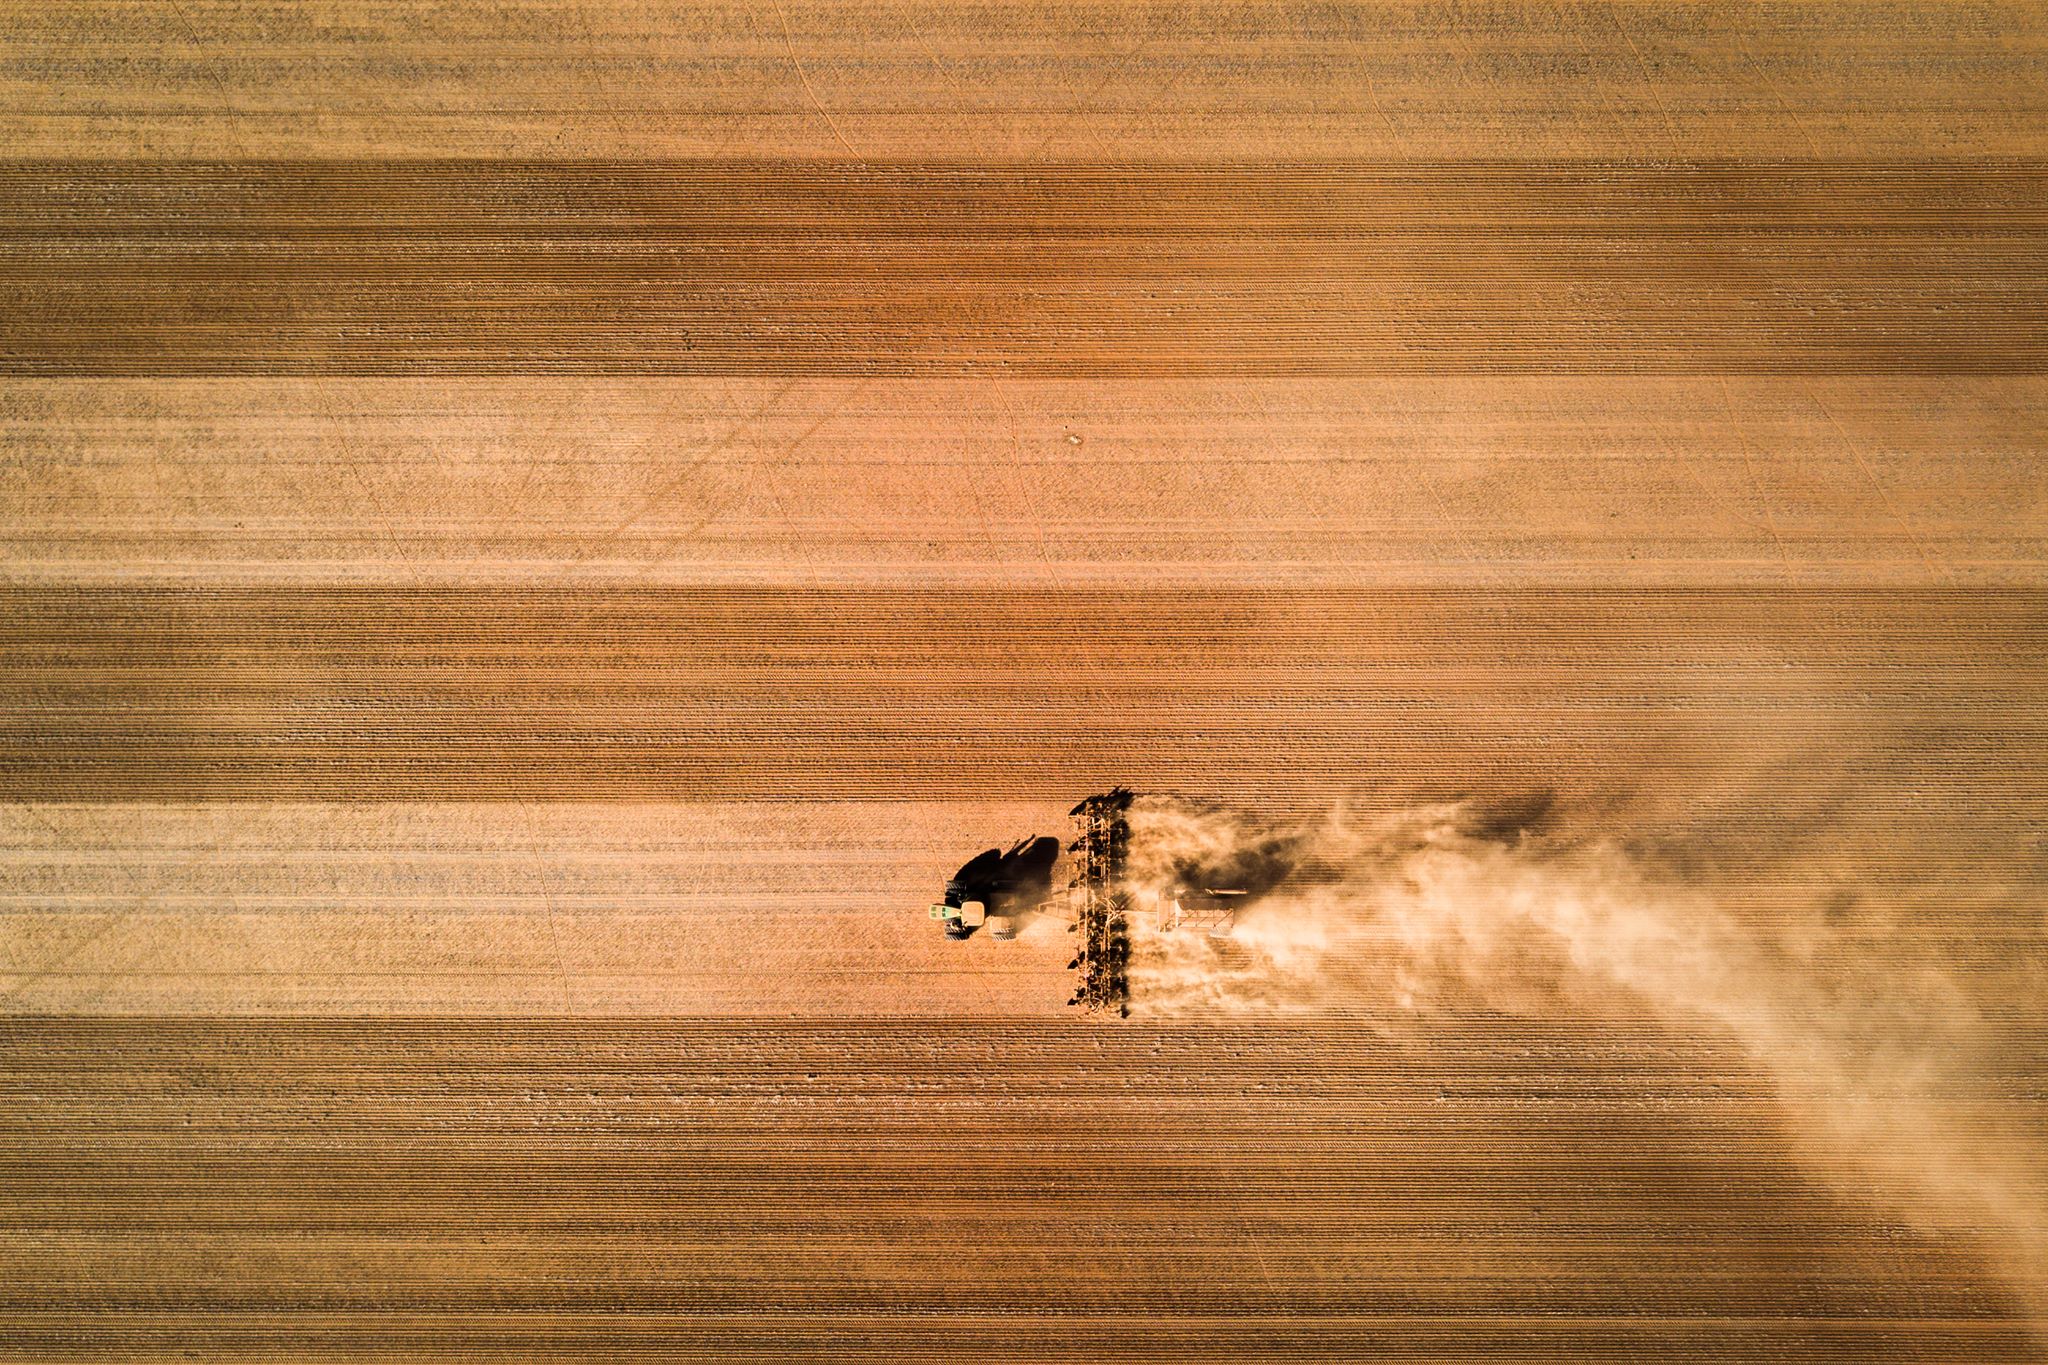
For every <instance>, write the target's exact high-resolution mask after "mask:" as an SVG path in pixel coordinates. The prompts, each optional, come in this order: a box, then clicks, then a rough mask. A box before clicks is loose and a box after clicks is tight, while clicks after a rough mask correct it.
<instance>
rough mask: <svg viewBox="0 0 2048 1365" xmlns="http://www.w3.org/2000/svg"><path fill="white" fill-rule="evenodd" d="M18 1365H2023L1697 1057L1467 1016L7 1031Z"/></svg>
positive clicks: (1993, 1325)
mask: <svg viewBox="0 0 2048 1365" xmlns="http://www.w3.org/2000/svg"><path fill="white" fill-rule="evenodd" d="M0 1039H4V1048H0V1085H4V1087H5V1089H6V1092H7V1096H8V1103H7V1105H6V1106H5V1115H6V1117H5V1119H4V1120H0V1162H4V1163H5V1167H6V1169H7V1171H8V1173H9V1175H10V1177H11V1179H10V1189H11V1193H10V1195H9V1197H8V1205H7V1213H6V1219H7V1222H6V1227H7V1241H6V1246H5V1251H4V1256H5V1263H6V1265H7V1270H8V1273H7V1275H6V1277H5V1286H6V1287H5V1288H4V1290H0V1353H4V1354H6V1355H7V1356H9V1357H13V1358H24V1357H33V1358H44V1359H104V1358H107V1357H109V1356H124V1357H125V1356H135V1355H157V1354H162V1355H173V1354H184V1353H192V1352H196V1353H198V1354H201V1355H204V1356H206V1357H207V1358H210V1359H240V1358H258V1359H285V1358H290V1359H383V1358H390V1359H451V1360H481V1359H507V1358H523V1359H531V1358H534V1357H537V1356H543V1357H548V1358H554V1359H561V1358H597V1359H621V1358H628V1359H640V1358H646V1359H707V1360H714V1359H715V1360H730V1359H733V1358H735V1357H767V1358H788V1357H805V1358H817V1357H820V1356H832V1357H834V1358H846V1359H863V1360H865V1359H874V1360H902V1359H932V1360H957V1359H1003V1360H1047V1361H1053V1360H1059V1361H1082V1360H1100V1359H1105V1358H1113V1359H1123V1360H1131V1359H1160V1360H1217V1361H1227V1360H1267V1359H1273V1360H1288V1359H1304V1358H1314V1359H1357V1358H1361V1357H1364V1358H1372V1359H1389V1360H1417V1361H1423V1360H1441V1359H1447V1358H1463V1359H1512V1360H1525V1361H1574V1360H1606V1359H1614V1360H1638V1359H1642V1358H1644V1357H1645V1356H1647V1355H1653V1354H1654V1355H1657V1356H1660V1357H1662V1358H1666V1359H1671V1360H1684V1361H1718V1360H1729V1359H1770V1360H1788V1361H1822V1360H1826V1361H1834V1360H1868V1361H1880V1360H1881V1361H1930V1362H1932V1361H1953V1360H1964V1359H1970V1360H2015V1359H2022V1358H2025V1357H2026V1356H2027V1354H2028V1353H2029V1351H2030V1350H2031V1349H2032V1346H2031V1344H2030V1343H2029V1342H2028V1340H2027V1339H2026V1337H2025V1336H2024V1335H2023V1334H2022V1333H2021V1332H2020V1331H2019V1330H2018V1329H2017V1328H2015V1327H2014V1326H2013V1324H2012V1323H2011V1322H2010V1320H2009V1315H2010V1312H2011V1308H2010V1306H2009V1304H2008V1303H2007V1302H2005V1301H2004V1300H2003V1296H2002V1294H2001V1293H2000V1291H1998V1290H1997V1289H1995V1288H1992V1287H1988V1286H1987V1281H1986V1280H1985V1278H1984V1271H1983V1268H1982V1263H1981V1259H1980V1256H1979V1253H1978V1252H1977V1251H1976V1250H1975V1249H1974V1248H1973V1247H1972V1246H1971V1245H1970V1244H1969V1242H1968V1240H1967V1239H1963V1238H1957V1237H1953V1236H1940V1235H1933V1234H1929V1233H1926V1232H1922V1231H1916V1230H1914V1229H1913V1228H1912V1227H1910V1226H1908V1225H1906V1224H1904V1223H1902V1222H1900V1221H1899V1220H1898V1219H1896V1218H1894V1217H1889V1216H1886V1215H1883V1214H1875V1213H1873V1212H1872V1211H1871V1210H1870V1209H1868V1208H1866V1207H1859V1206H1858V1205H1857V1204H1856V1203H1854V1202H1852V1201H1845V1200H1844V1199H1842V1198H1841V1197H1839V1196H1837V1195H1835V1194H1833V1193H1831V1192H1830V1191H1829V1190H1828V1189H1827V1188H1826V1187H1825V1186H1823V1185H1820V1184H1818V1183H1816V1182H1815V1181H1814V1180H1813V1179H1812V1178H1811V1176H1810V1175H1809V1174H1807V1172H1806V1171H1805V1170H1804V1169H1803V1168H1802V1167H1801V1166H1800V1165H1799V1164H1797V1163H1795V1162H1792V1161H1790V1160H1788V1158H1787V1156H1786V1153H1785V1150H1784V1147H1783V1144H1782V1139H1781V1138H1780V1137H1779V1136H1778V1135H1777V1134H1776V1132H1775V1129H1776V1124H1777V1119H1776V1118H1775V1116H1774V1115H1775V1105H1774V1101H1773V1097H1772V1096H1771V1095H1770V1093H1769V1092H1768V1090H1767V1088H1764V1087H1761V1086H1760V1084H1759V1081H1758V1079H1757V1077H1756V1076H1755V1075H1754V1074H1753V1073H1751V1072H1749V1071H1748V1070H1747V1069H1746V1068H1744V1067H1743V1066H1741V1065H1740V1064H1738V1063H1734V1062H1731V1061H1730V1060H1729V1059H1728V1058H1727V1057H1726V1056H1725V1055H1723V1054H1721V1053H1719V1052H1718V1051H1717V1050H1716V1049H1714V1048H1713V1047H1711V1046H1707V1045H1703V1044H1699V1043H1686V1042H1679V1041H1675V1040H1673V1039H1671V1038H1669V1037H1665V1036H1660V1035H1656V1034H1645V1033H1643V1032H1641V1031H1638V1030H1632V1029H1626V1028H1621V1029H1597V1028H1593V1027H1590V1026H1586V1027H1527V1026H1524V1027H1519V1028H1517V1027H1512V1026H1510V1027H1503V1026H1501V1024H1500V1022H1499V1021H1492V1022H1489V1021H1486V1020H1481V1019H1474V1020H1467V1021H1462V1022H1460V1023H1456V1024H1447V1025H1444V1026H1442V1027H1440V1028H1437V1029H1433V1030H1431V1031H1430V1032H1428V1033H1427V1034H1424V1035H1420V1036H1416V1037H1412V1038H1408V1039H1405V1040H1403V1039H1389V1038H1387V1037H1385V1036H1382V1035H1381V1034H1379V1033H1377V1032H1375V1031H1373V1030H1370V1029H1366V1028H1362V1027H1360V1026H1358V1025H1357V1024H1355V1023H1353V1024H1346V1023H1343V1022H1336V1023H1324V1024H1322V1025H1319V1026H1316V1027H1311V1028H1301V1027H1295V1028H1287V1027H1282V1026H1277V1025H1266V1026H1252V1027H1246V1026H1236V1027H1218V1026H1210V1027H1189V1026H1180V1027H1159V1026H1154V1027H1146V1028H1118V1027H1108V1026H1103V1027H1097V1026H1091V1025H1087V1024H1076V1023H1072V1022H1069V1023H1047V1022H1044V1021H1031V1022H1028V1023H1025V1022H1015V1021H1003V1020H1000V1019H994V1018H983V1019H979V1020H975V1021H972V1022H966V1021H947V1022H920V1023H888V1022H883V1021H878V1020H861V1021H850V1022H844V1023H839V1024H823V1023H817V1024H805V1025H794V1024H790V1023H787V1022H782V1023H776V1022H771V1021H756V1022H750V1023H745V1024H706V1023H687V1022H683V1023H677V1022H666V1023H645V1024H623V1023H611V1024H606V1023H575V1022H569V1021H563V1020H551V1021H539V1020H525V1021H519V1022H516V1023H496V1024H463V1023H457V1022H451V1021H445V1020H443V1021H433V1022H418V1021H414V1022H402V1021H395V1020H394V1021H386V1022H380V1023H373V1022H358V1023H338V1022H326V1023H319V1022H299V1023H268V1024H255V1023H249V1024H219V1023H198V1022H176V1021H165V1020H147V1021H136V1022H132V1023H115V1022H89V1021H80V1020H73V1021H43V1022H31V1021H20V1020H16V1021H9V1022H7V1023H5V1024H0Z"/></svg>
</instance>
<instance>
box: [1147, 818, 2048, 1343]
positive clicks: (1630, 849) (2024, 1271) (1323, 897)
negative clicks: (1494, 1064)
mask: <svg viewBox="0 0 2048 1365" xmlns="http://www.w3.org/2000/svg"><path fill="white" fill-rule="evenodd" d="M1821 785H1825V784H1821ZM1854 785H1855V783H1854V782H1846V783H1844V784H1843V788H1842V789H1843V790H1847V789H1849V788H1853V787H1854ZM1805 790H1807V791H1809V792H1811V791H1816V790H1820V786H1817V785H1816V784H1814V783H1808V784H1807V787H1806V788H1805ZM1700 795H1701V798H1702V799H1701V801H1700V802H1698V803H1694V804H1691V806H1690V814H1689V816H1688V817H1687V822H1686V823H1682V824H1679V823H1673V822H1671V821H1670V820H1668V819H1666V818H1664V817H1665V816H1667V815H1668V812H1660V811H1658V810H1656V809H1654V808H1653V806H1652V805H1651V804H1646V803H1645V804H1637V803H1627V802H1610V803H1608V804H1607V805H1606V806H1605V807H1603V808H1598V809H1596V808H1593V807H1590V806H1588V807H1586V808H1583V809H1574V808H1572V807H1571V806H1570V805H1569V804H1568V803H1560V802H1556V801H1553V800H1551V799H1550V798H1549V797H1547V796H1539V797H1532V798H1522V799H1517V800H1510V801H1499V800H1491V801H1489V800H1478V799H1471V798H1461V799H1441V800H1405V801H1381V802H1377V803H1374V804H1371V805H1349V806H1339V807H1337V808H1334V809H1331V810H1328V811H1326V812H1324V813H1322V814H1320V815H1318V816H1316V817H1314V818H1309V819H1301V820H1292V821H1286V820H1275V819H1270V818H1262V817H1260V816H1256V815H1253V814H1251V813H1248V812H1246V811H1242V810H1237V809H1233V808H1231V807H1229V806H1226V805H1218V804H1211V803H1204V802H1197V801H1190V800H1183V799H1177V798H1172V797H1161V796H1150V797H1143V798H1140V799H1139V800H1138V802H1137V803H1136V804H1135V806H1134V808H1133V810H1132V812H1131V851H1130V858H1131V873H1132V879H1133V886H1134V892H1135V896H1134V904H1135V906H1136V912H1135V914H1134V924H1133V953H1132V960H1131V988H1132V1000H1133V1006H1132V1007H1133V1012H1134V1014H1141V1015H1149V1016H1152V1017H1160V1016H1177V1017H1202V1016H1204V1015H1233V1016H1246V1015H1254V1014H1299V1013H1309V1012H1343V1013H1349V1014H1363V1015H1367V1016H1370V1017H1372V1018H1375V1019H1377V1020H1380V1021H1382V1022H1383V1023H1384V1024H1385V1025H1386V1026H1387V1027H1388V1028H1389V1029H1390V1030H1402V1029H1403V1028H1404V1027H1406V1026H1413V1027H1414V1029H1415V1032H1416V1034H1417V1036H1418V1037H1424V1038H1426V1025H1427V1021H1428V1020H1429V1019H1431V1018H1432V1017H1434V1018H1446V1017H1450V1016H1454V1015H1456V1016H1465V1017H1469V1016H1472V1015H1479V1016H1481V1017H1487V1016H1499V1017H1503V1018H1504V1019H1512V1018H1545V1019H1548V1018H1570V1019H1587V1020H1594V1021H1599V1020H1613V1021H1632V1022H1642V1021H1652V1022H1654V1023H1656V1024H1659V1025H1662V1026H1665V1027H1669V1028H1672V1029H1677V1030H1684V1031H1687V1032H1688V1033H1693V1034H1698V1033H1701V1032H1705V1033H1707V1034H1709V1035H1714V1036H1719V1037H1721V1038H1722V1039H1724V1040H1726V1041H1731V1042H1732V1043H1733V1044H1735V1045H1736V1046H1738V1047H1739V1048H1740V1050H1741V1052H1742V1053H1743V1054H1744V1055H1745V1056H1746V1057H1747V1058H1748V1059H1749V1060H1750V1061H1751V1063H1753V1064H1754V1065H1755V1066H1756V1067H1757V1068H1758V1070H1759V1071H1760V1072H1761V1073H1762V1074H1764V1075H1765V1076H1767V1077H1768V1078H1769V1081H1770V1083H1771V1084H1772V1085H1773V1086H1774V1087H1775V1090H1776V1092H1777V1093H1778V1095H1779V1096H1780V1097H1781V1098H1782V1102H1783V1110H1784V1114H1785V1119H1786V1123H1787V1127H1788V1130H1789V1134H1790V1137H1791V1140H1792V1142H1793V1144H1794V1145H1795V1147H1796V1148H1797V1149H1798V1150H1799V1151H1800V1153H1801V1154H1802V1157H1803V1159H1804V1160H1805V1161H1806V1162H1807V1164H1808V1165H1809V1166H1810V1167H1811V1168H1812V1170H1813V1171H1814V1172H1815V1174H1816V1175H1818V1176H1820V1177H1821V1178H1823V1179H1825V1180H1827V1181H1828V1182H1829V1183H1831V1184H1833V1185H1835V1186H1837V1187H1838V1188H1840V1189H1842V1190H1844V1191H1846V1192H1848V1193H1850V1194H1852V1195H1854V1196H1857V1197H1860V1198H1875V1199H1877V1200H1879V1201H1880V1202H1881V1204H1883V1205H1884V1206H1887V1207H1890V1208H1892V1209H1894V1210H1896V1211H1898V1212H1899V1213H1900V1214H1901V1215H1903V1216H1904V1217H1905V1218H1907V1219H1908V1220H1910V1221H1913V1222H1916V1223H1918V1224H1920V1225H1921V1226H1923V1227H1929V1228H1934V1229H1939V1230H1941V1231H1944V1232H1948V1233H1962V1234H1966V1235H1970V1236H1972V1237H1975V1238H1977V1239H1979V1240H1980V1241H1981V1242H1982V1244H1984V1245H1985V1246H1986V1247H1988V1248H1989V1250H1990V1254H1991V1255H1992V1256H1993V1258H1994V1260H1995V1261H1996V1262H1997V1263H1999V1264H2000V1265H2001V1267H2002V1269H2003V1271H2004V1274H2005V1277H2006V1278H2007V1280H2008V1281H2009V1282H2010V1283H2011V1284H2012V1285H2013V1286H2014V1288H2015V1290H2016V1292H2017V1295H2018V1297H2019V1298H2020V1300H2021V1301H2022V1303H2023V1304H2024V1306H2025V1309H2026V1311H2027V1312H2028V1313H2029V1315H2030V1316H2035V1317H2040V1316H2042V1315H2044V1314H2048V1273H2044V1270H2043V1268H2044V1267H2048V1197H2044V1189H2048V1180H2044V1174H2048V1162H2044V1161H2043V1159H2042V1138H2043V1135H2042V1133H2041V1132H2040V1131H2039V1128H2038V1125H2037V1123H2036V1122H2035V1121H2034V1120H2033V1118H2032V1117H2031V1115H2032V1113H2033V1108H2034V1107H2033V1106H2031V1105H2029V1104H2026V1103H2024V1101H2025V1100H2026V1099H2027V1098H2028V1096H2029V1095H2030V1094H2032V1092H2033V1091H2034V1090H2035V1089H2037V1088H2038V1085H2039V1083H2040V1077H2041V1076H2042V1074H2043V1068H2042V1065H2041V1058H2040V1057H2039V1055H2038V1047H2039V1044H2038V1038H2037V1035H2036V1034H2035V1033H2034V1031H2033V1029H2032V1025H2031V1022H2030V1021H2028V1020H2025V1019H2019V1020H2015V1018H2014V1016H2015V1014H2016V1013H2019V1014H2023V1013H2024V1012H2025V1011H2024V1009H2023V1008H2016V1007H2023V1006H2024V1005H2025V1003H2026V1002H2028V1001H2030V1000H2032V999H2035V998H2038V992H2039V990H2040V987H2041V985H2042V984H2043V983H2042V981H2041V975H2042V973H2041V970H2040V963H2041V960H2042V947H2043V937H2044V936H2043V934H2042V931H2041V929H2042V925H2041V911H2040V902H2039V896H2038V874H2039V866H2038V864H2039V858H2038V845H2029V844H2027V843H2026V842H2025V840H2024V838H2022V837H2021V835H2022V833H2023V831H2022V830H2020V829H2012V830H2000V829H1996V828H1987V827H1986V826H1985V825H1984V824H1982V823H1979V824H1978V825H1977V826H1975V827H1974V828H1975V835H1976V837H1977V839H1978V841H1979V842H1978V843H1976V844H1975V845H1971V844H1968V843H1967V836H1968V833H1969V830H1968V828H1967V827H1966V828H1965V829H1964V831H1963V832H1964V835H1965V842H1964V843H1953V841H1952V840H1950V841H1949V842H1946V843H1945V842H1944V840H1948V838H1949V836H1947V835H1941V834H1939V833H1938V832H1936V833H1935V834H1934V835H1933V836H1931V837H1933V840H1934V843H1935V844H1936V845H1940V847H1937V848H1933V849H1930V848H1928V847H1921V846H1914V845H1912V844H1911V841H1910V838H1908V837H1905V836H1903V835H1902V829H1903V828H1904V827H1903V826H1902V825H1901V823H1900V822H1899V820H1898V819H1896V818H1895V817H1896V816H1897V814H1898V813H1897V812H1896V811H1887V810H1885V809H1883V808H1882V807H1881V806H1879V805H1872V804H1871V803H1870V802H1869V801H1868V800H1861V799H1860V798H1845V797H1840V796H1839V795H1825V796H1822V797H1815V798H1812V800H1814V801H1817V802H1818V803H1819V804H1820V805H1821V806H1824V807H1825V808H1826V809H1825V813H1824V814H1823V813H1822V812H1820V811H1817V810H1814V809H1806V810H1795V811H1790V812H1785V811H1778V812H1759V811H1758V810H1757V808H1756V807H1755V805H1754V803H1752V804H1751V805H1749V806H1747V807H1745V806H1744V804H1743V803H1742V802H1740V801H1737V800H1733V799H1730V800H1728V801H1726V802H1724V803H1722V805H1721V806H1720V807H1719V810H1720V816H1719V817H1717V816H1716V814H1715V809H1716V808H1715V803H1714V801H1713V799H1712V794H1711V793H1702V794H1700ZM1859 802H1860V804H1859ZM1739 812H1740V813H1742V814H1741V815H1740V817H1739V818H1738V814H1737V813H1739ZM1950 813H1951V814H1953V812H1952V811H1951V812H1950ZM1937 823H1938V821H1937ZM2022 823H2024V822H2022ZM1954 832H1955V831H1953V830H1951V831H1950V833H1951V834H1953V833H1954ZM1985 840H1989V841H1990V842H1991V845H1992V847H1993V853H1992V854H1991V855H1986V854H1984V852H1983V849H1984V847H1985V844H1984V842H1983V841H1985ZM2001 840H2003V841H2006V842H2005V843H2004V844H2000V842H1999V841H2001ZM1972 849H1974V850H1975V851H1971V850H1972ZM1816 869H1820V871H1819V872H1818V873H1817V872H1816V871H1815V870H1816ZM1802 871H1803V874H1804V875H1802ZM1201 885H1207V886H1210V887H1217V888H1221V887H1230V886H1238V887H1244V888H1246V889H1247V890H1248V891H1250V892H1251V893H1252V894H1251V895H1249V896H1248V897H1247V898H1246V900H1245V903H1244V905H1243V908H1242V909H1241V910H1240V911H1239V912H1238V915H1237V918H1236V923H1235V925H1234V927H1233V928H1232V929H1231V930H1230V931H1229V933H1228V934H1227V935H1212V934H1210V933H1205V932H1201V931H1199V930H1197V931H1193V932H1191V931H1190V930H1189V928H1188V927H1187V926H1186V925H1182V926H1180V927H1178V928H1168V927H1167V924H1166V918H1165V916H1163V915H1162V914H1161V913H1158V912H1157V910H1156V907H1159V906H1162V905H1164V904H1165V903H1166V898H1167V897H1168V896H1170V895H1172V894H1173V891H1174V888H1176V887H1190V886H1201ZM1959 915H1960V916H1961V919H1960V920H1958V919H1957V916H1959ZM1916 925H1918V926H1920V930H1921V931H1920V932H1915V926H1916ZM1928 925H1935V926H1940V925H1949V926H1951V929H1950V931H1949V932H1948V933H1947V934H1946V935H1944V934H1943V933H1941V932H1928V931H1927V930H1926V926H1928ZM1957 925H1960V929H1959V930H1958V929H1956V928H1955V927H1954V926H1957ZM1987 935H1988V938H1987ZM1987 942H1988V944H1989V951H1988V952H1987ZM1987 959H1988V960H1987ZM2015 1101H2020V1102H2017V1103H2016V1102H2015Z"/></svg>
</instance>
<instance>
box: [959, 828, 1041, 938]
mask: <svg viewBox="0 0 2048 1365" xmlns="http://www.w3.org/2000/svg"><path fill="white" fill-rule="evenodd" d="M1059 856H1060V841H1059V840H1057V839H1050V838H1033V837H1032V836H1030V835H1026V836H1025V837H1024V838H1022V839H1019V840H1018V841H1017V842H1016V843H1014V844H1012V845H1010V847H1009V848H1008V849H1007V850H1005V849H997V848H991V849H984V850H983V851H982V852H980V853H977V854H975V855H974V856H973V857H972V858H969V859H968V860H967V861H966V862H965V863H963V864H961V867H960V870H959V871H958V872H955V873H954V874H953V876H952V877H951V879H950V880H948V881H947V883H946V891H945V896H944V898H943V899H941V900H940V901H939V902H938V903H937V904H935V905H933V906H932V907H931V912H930V913H931V917H932V918H933V919H935V920H938V921H940V922H941V923H943V924H944V925H945V929H946V937H947V938H955V939H959V938H971V937H972V936H973V935H974V931H975V930H977V929H979V928H981V927H982V926H983V925H987V926H988V931H989V937H991V938H998V939H1011V938H1015V937H1016V936H1017V925H1018V921H1019V920H1020V919H1021V918H1022V917H1023V916H1025V915H1028V914H1030V913H1031V912H1032V911H1034V910H1036V909H1038V908H1039V906H1041V905H1043V904H1044V903H1045V899H1046V897H1047V896H1048V895H1050V894H1051V892H1052V869H1053V864H1054V863H1055V862H1056V861H1058V859H1059Z"/></svg>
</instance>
